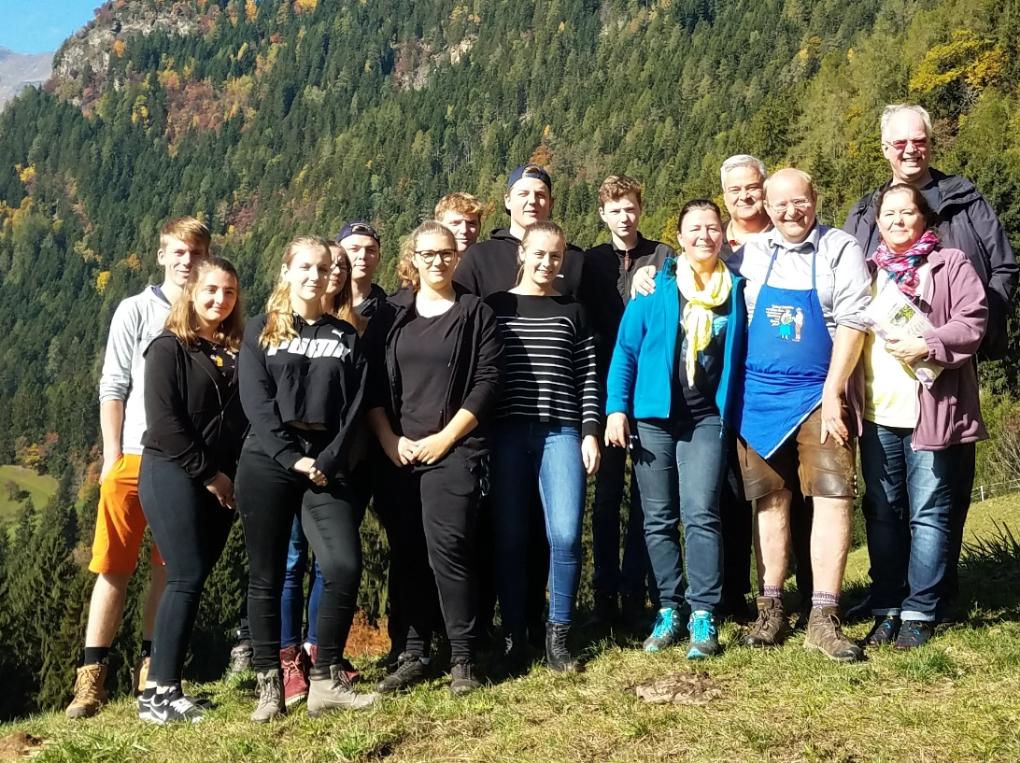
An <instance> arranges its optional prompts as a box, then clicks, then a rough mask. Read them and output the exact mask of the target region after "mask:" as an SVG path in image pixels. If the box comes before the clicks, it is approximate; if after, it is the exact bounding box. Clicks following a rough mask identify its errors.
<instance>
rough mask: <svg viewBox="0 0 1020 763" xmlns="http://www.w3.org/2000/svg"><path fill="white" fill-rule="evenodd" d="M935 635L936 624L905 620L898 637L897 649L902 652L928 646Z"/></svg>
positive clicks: (925, 621)
mask: <svg viewBox="0 0 1020 763" xmlns="http://www.w3.org/2000/svg"><path fill="white" fill-rule="evenodd" d="M933 635H935V623H931V622H928V621H927V620H904V621H903V623H902V624H901V625H900V632H899V634H898V635H897V636H896V644H895V647H896V649H898V650H899V651H901V652H906V651H908V650H910V649H917V647H919V646H923V645H924V644H927V643H928V641H930V640H931V637H932V636H933Z"/></svg>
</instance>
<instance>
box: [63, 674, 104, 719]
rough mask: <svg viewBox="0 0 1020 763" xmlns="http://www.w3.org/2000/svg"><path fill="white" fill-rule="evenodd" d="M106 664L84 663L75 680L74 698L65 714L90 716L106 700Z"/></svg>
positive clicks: (75, 716) (74, 716)
mask: <svg viewBox="0 0 1020 763" xmlns="http://www.w3.org/2000/svg"><path fill="white" fill-rule="evenodd" d="M106 696H107V695H106V665H99V664H93V665H82V666H81V667H80V668H78V675H77V676H76V677H75V680H74V699H72V700H71V704H70V705H68V706H67V710H65V711H64V714H65V715H67V717H68V718H89V717H91V716H93V715H95V714H96V713H98V712H99V708H101V707H102V706H103V703H104V702H106Z"/></svg>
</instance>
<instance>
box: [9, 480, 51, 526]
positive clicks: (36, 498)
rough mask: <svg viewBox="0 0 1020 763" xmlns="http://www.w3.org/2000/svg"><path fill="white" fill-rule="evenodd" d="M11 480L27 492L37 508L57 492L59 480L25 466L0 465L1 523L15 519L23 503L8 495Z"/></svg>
mask: <svg viewBox="0 0 1020 763" xmlns="http://www.w3.org/2000/svg"><path fill="white" fill-rule="evenodd" d="M9 482H13V483H15V484H16V485H17V486H18V487H19V488H20V489H21V490H24V491H25V492H27V493H28V494H29V496H30V497H31V498H32V503H34V504H35V507H36V508H37V509H41V508H42V507H43V506H45V505H46V503H47V502H48V501H49V500H50V498H52V497H53V494H54V493H56V492H57V481H56V480H55V479H54V478H53V477H50V476H47V475H45V474H36V473H35V472H33V471H32V470H31V469H26V468H25V467H23V466H0V525H2V524H4V523H6V522H9V521H11V520H12V519H14V517H15V516H16V515H17V512H18V510H19V509H20V508H21V505H22V503H23V501H18V500H12V499H11V497H10V496H9V495H8V490H7V484H8V483H9Z"/></svg>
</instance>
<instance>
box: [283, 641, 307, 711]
mask: <svg viewBox="0 0 1020 763" xmlns="http://www.w3.org/2000/svg"><path fill="white" fill-rule="evenodd" d="M280 667H281V668H282V669H283V701H284V704H285V705H286V706H287V707H292V706H294V705H296V704H298V703H299V702H304V701H305V700H306V699H307V698H308V655H306V654H305V650H304V649H302V648H301V647H300V646H289V647H287V648H286V649H281V650H280Z"/></svg>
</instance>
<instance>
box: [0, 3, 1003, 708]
mask: <svg viewBox="0 0 1020 763" xmlns="http://www.w3.org/2000/svg"><path fill="white" fill-rule="evenodd" d="M1018 40H1020V3H1018V0H929V1H926V2H917V1H912V0H886V1H885V2H880V0H859V1H858V2H853V3H846V2H840V1H838V0H755V1H754V2H751V0H654V1H653V0H601V1H600V2H596V1H595V0H544V1H543V2H530V1H528V0H518V1H517V2H511V3H506V2H500V1H498V0H455V2H439V1H438V0H414V1H413V2H412V0H371V1H370V2H365V1H364V0H360V1H359V2H351V1H348V0H344V1H343V2H329V1H327V0H259V1H258V2H255V0H247V1H246V2H245V1H242V0H216V1H214V0H176V2H173V1H171V0H130V2H128V1H127V0H115V2H109V3H106V4H105V5H104V6H103V7H102V8H101V9H100V10H99V11H97V15H96V19H95V20H94V21H93V22H92V23H91V24H90V25H89V27H87V28H86V29H85V30H82V31H80V32H79V33H77V34H76V35H75V36H74V37H73V38H72V39H71V40H69V41H68V42H67V43H65V45H64V46H63V48H62V49H61V50H60V51H59V52H58V54H57V56H56V58H55V61H54V76H53V78H52V79H51V80H50V81H49V82H48V83H47V85H46V86H45V87H44V88H43V90H42V91H36V90H31V91H28V92H25V93H23V94H22V95H20V96H19V97H18V98H17V99H15V101H13V102H12V103H10V104H9V105H8V107H7V108H6V109H5V110H4V112H3V113H2V114H0V336H3V337H4V341H3V343H2V347H0V399H2V400H3V401H4V405H2V406H0V463H11V462H13V461H15V460H16V461H18V462H20V463H24V464H26V465H29V466H37V467H41V468H43V469H49V470H50V471H52V472H54V473H63V472H68V474H67V475H66V479H65V482H64V483H63V486H62V490H61V495H62V496H64V497H65V500H66V499H67V498H68V497H70V498H73V497H74V496H75V495H77V496H78V498H79V499H83V498H88V494H87V491H88V490H89V489H90V488H89V484H90V483H89V482H88V481H85V482H82V478H83V476H84V475H85V473H86V467H87V465H88V463H89V462H90V460H93V459H92V455H91V454H94V450H93V447H94V444H95V442H96V439H97V433H98V427H97V421H98V416H97V413H98V405H97V403H96V391H95V390H96V379H97V374H98V367H99V359H100V356H101V354H102V347H103V340H104V337H105V332H106V327H107V324H108V322H109V319H110V317H111V315H112V312H113V309H114V307H115V306H116V304H117V302H118V301H119V300H120V299H121V298H123V297H124V296H126V295H128V294H130V293H133V292H135V291H137V290H138V289H139V288H140V286H141V285H142V284H143V283H145V282H146V280H147V279H149V278H150V277H152V276H153V273H154V269H155V256H154V252H155V249H156V239H157V237H156V232H157V230H158V227H159V225H160V223H161V221H163V220H165V219H166V218H167V217H169V216H172V215H179V214H195V215H198V216H200V217H203V218H204V219H206V220H207V221H208V222H209V223H210V225H211V227H212V229H213V231H214V233H215V235H216V244H217V247H218V248H219V249H220V250H221V251H222V253H223V254H225V255H226V256H227V257H230V258H231V259H233V260H234V261H235V262H236V263H237V264H238V265H239V267H240V269H241V272H242V275H243V278H244V280H245V282H246V283H245V285H246V287H247V288H248V293H247V304H248V309H249V311H250V312H254V311H256V310H257V308H258V306H259V305H260V304H261V303H262V301H263V300H264V298H265V296H266V295H267V293H268V287H269V284H270V281H271V278H272V275H273V273H274V272H275V269H276V267H277V262H278V257H279V255H280V252H281V250H282V247H283V244H284V243H285V242H286V241H287V240H288V239H289V238H290V237H291V236H292V235H294V234H295V233H298V232H318V233H322V234H326V235H332V234H333V233H335V232H336V230H337V229H338V228H339V226H340V224H341V223H342V222H343V221H344V220H345V219H350V218H367V219H370V220H372V221H373V222H374V223H375V224H377V225H378V227H379V228H380V230H381V231H382V233H383V237H384V247H383V248H384V253H385V255H386V256H387V258H388V259H389V260H390V262H389V263H388V264H387V265H386V266H385V267H384V271H385V273H386V277H385V279H384V280H388V279H391V278H392V258H393V256H394V254H395V252H396V250H397V247H398V240H399V237H400V236H401V235H403V234H405V233H406V232H408V231H409V230H411V228H412V227H413V226H414V225H415V224H416V223H417V222H418V221H419V220H420V219H421V218H422V217H424V216H426V215H427V214H428V213H429V211H430V210H431V208H432V206H433V204H434V203H435V201H436V200H437V199H438V198H439V197H440V196H441V195H442V194H444V193H446V192H448V191H451V190H467V191H471V192H474V193H476V194H478V195H480V196H483V197H485V198H487V199H490V200H492V201H494V202H496V201H498V199H499V198H500V195H501V193H502V183H503V181H504V178H505V176H506V173H507V171H508V170H509V169H510V168H512V167H513V166H515V165H517V164H519V163H521V162H523V161H525V160H527V159H529V158H531V159H533V160H535V161H539V162H542V163H544V164H548V165H549V166H550V167H551V169H552V172H553V175H554V179H555V188H554V190H555V196H556V207H555V210H554V216H555V217H556V219H558V220H560V221H561V222H563V223H564V224H565V226H566V228H567V230H568V232H569V234H570V237H571V239H572V240H573V241H575V242H576V243H578V244H582V245H587V244H591V243H593V242H595V241H596V240H597V238H598V237H599V236H600V231H599V222H598V217H597V214H596V189H597V187H598V184H599V182H600V181H601V179H602V178H603V177H604V176H605V175H606V174H609V173H611V172H626V173H628V174H631V175H634V176H636V177H638V178H640V179H642V180H643V181H644V182H645V184H646V188H647V203H646V206H647V208H648V210H649V213H650V214H649V217H648V219H647V221H646V225H645V228H646V231H647V232H648V233H649V234H655V235H663V236H667V235H671V234H670V233H669V229H670V226H671V225H672V219H671V218H672V216H673V215H674V213H675V211H676V210H677V209H678V207H679V206H680V204H681V203H682V200H684V199H687V198H690V197H692V196H694V195H706V194H707V195H713V196H716V195H718V192H719V187H718V167H719V164H720V162H721V161H722V159H724V158H725V157H726V156H728V155H730V154H733V153H737V152H751V153H755V154H757V155H759V156H761V157H762V158H764V159H765V160H766V161H767V162H768V164H769V165H770V166H777V165H780V164H783V163H787V162H790V163H795V164H796V165H798V166H800V167H803V168H804V169H807V170H809V171H810V172H812V173H813V174H814V175H815V176H816V178H817V180H818V183H819V187H820V189H821V195H822V201H821V214H822V217H823V219H824V220H825V221H826V222H836V223H840V222H842V219H843V216H844V214H845V212H846V209H847V207H848V206H849V204H850V203H851V202H852V201H853V200H855V199H856V198H858V197H859V196H860V195H861V194H863V193H864V192H866V191H867V190H869V189H871V188H873V187H875V186H876V185H877V184H878V183H879V182H880V181H882V180H883V179H884V178H885V175H886V173H887V168H886V167H885V165H884V161H883V160H882V157H881V153H880V147H879V135H878V115H879V113H880V111H881V108H882V106H883V105H884V104H885V103H887V102H895V101H902V100H911V101H917V102H920V103H922V104H923V105H925V106H926V107H928V108H929V109H930V110H931V112H932V114H933V116H934V117H935V119H936V145H935V151H936V161H935V165H936V166H937V167H939V168H940V169H943V170H947V171H955V172H960V173H962V174H964V175H966V176H968V177H969V178H971V179H972V180H973V181H974V182H975V183H976V184H977V186H978V188H979V189H980V190H981V191H982V192H983V193H984V194H985V195H986V196H987V197H988V198H989V199H990V200H991V202H992V203H993V205H995V207H996V208H997V209H998V211H999V214H1000V216H1001V217H1002V219H1003V221H1004V223H1005V224H1006V226H1007V228H1008V229H1009V231H1010V233H1011V235H1012V236H1013V240H1014V242H1015V243H1020V240H1018V238H1017V235H1016V233H1017V231H1018V230H1020V110H1018V92H1017V87H1016V83H1017V82H1018V81H1020V50H1018V42H1017V41H1018ZM500 207H501V205H500V204H498V203H497V204H496V205H495V208H496V210H497V211H496V212H495V213H494V214H493V215H492V217H491V219H490V221H489V224H488V225H487V226H486V227H496V226H497V225H498V224H502V221H503V217H502V212H501V211H499V210H500ZM1017 354H1018V353H1017V351H1016V345H1015V344H1014V352H1013V358H1012V360H1011V361H1008V362H1004V363H1002V364H997V365H994V366H988V367H986V369H985V371H984V376H985V379H986V380H987V381H988V382H989V383H991V384H993V385H994V386H995V388H996V389H997V390H999V391H1002V390H1007V389H1008V390H1011V391H1013V392H1015V391H1017V387H1018V382H1017V369H1018V368H1020V365H1018V363H1017V362H1016V360H1017V357H1016V356H1017ZM79 484H81V485H83V488H82V490H78V491H75V490H73V489H72V487H71V486H76V485H79ZM59 524H60V523H59V522H57V523H56V525H53V527H56V526H57V525H59ZM53 527H51V530H52V531H53V532H57V530H53ZM60 527H61V528H62V529H60V530H59V532H60V533H61V536H60V537H62V538H65V539H66V540H67V541H68V542H69V543H71V545H74V544H75V543H80V542H81V539H80V538H79V537H78V536H79V534H81V535H82V536H83V537H84V535H85V534H86V531H87V528H85V529H83V531H82V533H79V532H78V528H77V527H76V526H75V525H74V523H73V522H72V523H69V524H68V525H66V526H63V525H60ZM23 531H24V532H26V533H27V532H28V529H24V528H23ZM26 542H27V541H26ZM0 543H2V539H0ZM54 543H56V541H54ZM58 545H59V544H58ZM54 548H56V546H54ZM13 550H14V551H16V550H17V549H13ZM3 557H4V551H3V549H2V548H0V562H2V560H3ZM3 585H4V583H3V581H0V589H2V587H3ZM2 593H3V591H2V590H0V594H2ZM3 617H4V615H0V629H2V626H3V622H2V621H3ZM74 617H75V618H76V617H77V613H76V612H75V613H74ZM65 625H66V628H67V629H68V633H71V634H72V635H73V633H74V629H75V628H76V627H77V621H76V620H75V622H69V623H65ZM40 659H41V658H40ZM55 699H57V697H56V695H55V694H48V695H46V696H44V697H43V698H42V701H43V702H53V701H55Z"/></svg>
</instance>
